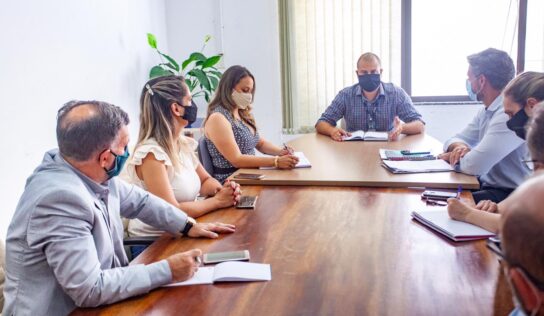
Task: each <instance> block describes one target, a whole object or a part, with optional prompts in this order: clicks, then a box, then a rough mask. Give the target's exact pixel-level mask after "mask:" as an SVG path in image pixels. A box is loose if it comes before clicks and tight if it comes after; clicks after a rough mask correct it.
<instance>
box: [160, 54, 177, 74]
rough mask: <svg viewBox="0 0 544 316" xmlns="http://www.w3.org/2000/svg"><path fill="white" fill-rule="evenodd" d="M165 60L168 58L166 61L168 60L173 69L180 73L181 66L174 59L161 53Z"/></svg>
mask: <svg viewBox="0 0 544 316" xmlns="http://www.w3.org/2000/svg"><path fill="white" fill-rule="evenodd" d="M160 54H161V55H162V56H163V57H164V58H166V60H168V62H169V63H170V64H171V65H172V67H170V68H172V69H174V70H175V71H179V65H178V63H177V62H176V61H175V60H174V58H172V57H170V56H168V55H166V54H163V53H160Z"/></svg>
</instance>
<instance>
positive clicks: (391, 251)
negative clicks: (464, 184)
mask: <svg viewBox="0 0 544 316" xmlns="http://www.w3.org/2000/svg"><path fill="white" fill-rule="evenodd" d="M244 194H254V195H256V194H258V195H259V199H258V203H257V206H256V208H255V209H254V210H238V209H233V208H230V209H225V210H219V211H216V212H213V213H210V214H208V215H206V216H203V217H201V218H200V219H199V221H202V222H209V221H222V222H226V223H232V224H235V225H236V226H237V230H236V232H235V233H233V234H230V235H222V236H221V237H220V238H219V239H218V240H209V239H187V238H183V239H177V238H173V237H171V236H169V235H164V236H162V237H161V238H160V239H159V240H158V241H156V242H155V243H154V244H153V245H151V246H150V247H149V248H148V249H147V250H146V251H144V253H142V255H140V256H139V257H138V258H137V259H136V260H135V261H134V262H133V263H132V264H135V263H151V262H155V261H158V260H160V259H163V258H166V257H167V256H169V255H171V254H174V253H176V252H180V251H186V250H189V249H192V248H200V249H202V250H203V251H204V252H210V251H231V250H243V249H248V250H249V251H250V254H251V261H252V262H259V263H269V264H271V269H272V280H271V281H269V282H247V283H246V282H243V283H234V282H231V283H216V284H213V285H196V286H186V287H176V288H160V289H156V290H153V291H152V292H151V293H148V294H146V295H141V296H139V297H135V298H131V299H128V300H126V301H123V302H119V303H116V304H113V305H110V306H105V307H102V308H95V309H79V310H76V311H75V312H74V315H493V314H495V315H507V314H508V312H509V311H510V310H511V308H512V303H511V296H510V293H509V292H508V288H507V286H506V283H505V282H504V279H503V278H502V273H501V270H500V267H499V263H498V260H497V257H496V256H495V255H494V254H493V253H492V252H491V251H489V250H488V249H487V248H486V246H485V242H484V241H476V242H461V243H454V242H451V241H449V240H447V239H445V238H443V237H442V236H440V235H438V234H437V233H434V232H433V231H431V230H429V229H427V228H426V227H424V226H422V225H420V224H419V223H417V222H415V221H414V220H412V219H411V216H410V212H411V211H412V210H416V209H421V208H423V207H425V204H424V203H423V202H422V201H421V199H420V194H421V190H418V189H399V188H396V189H395V188H354V187H336V188H326V187H317V186H316V187H305V188H303V187H291V186H281V187H266V186H265V187H245V188H244ZM462 198H463V199H464V200H467V201H472V197H471V195H470V193H468V192H464V193H463V194H462Z"/></svg>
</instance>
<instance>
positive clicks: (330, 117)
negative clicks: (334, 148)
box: [315, 92, 350, 141]
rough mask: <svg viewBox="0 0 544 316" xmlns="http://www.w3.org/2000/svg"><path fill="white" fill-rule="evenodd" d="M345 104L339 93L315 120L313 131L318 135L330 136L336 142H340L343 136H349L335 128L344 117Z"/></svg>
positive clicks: (342, 96) (343, 97) (341, 94)
mask: <svg viewBox="0 0 544 316" xmlns="http://www.w3.org/2000/svg"><path fill="white" fill-rule="evenodd" d="M345 103H346V102H345V96H344V95H343V93H342V92H340V93H339V94H338V95H336V97H335V98H334V100H332V102H331V105H329V106H328V107H327V109H326V110H325V112H323V114H321V117H320V118H319V120H317V123H316V124H315V129H316V131H317V132H318V133H319V134H323V135H326V136H330V137H331V138H332V139H334V140H336V141H342V140H343V137H344V136H350V134H349V133H348V132H346V131H344V130H343V129H341V128H339V127H336V122H338V120H340V119H341V118H342V117H344V114H345V112H346V104H345Z"/></svg>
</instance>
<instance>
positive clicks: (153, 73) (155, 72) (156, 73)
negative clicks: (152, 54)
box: [149, 65, 174, 79]
mask: <svg viewBox="0 0 544 316" xmlns="http://www.w3.org/2000/svg"><path fill="white" fill-rule="evenodd" d="M173 74H174V73H173V72H172V71H171V70H167V69H164V68H163V67H161V66H160V65H157V66H154V67H153V68H151V70H150V71H149V78H150V79H151V78H155V77H162V76H169V75H173Z"/></svg>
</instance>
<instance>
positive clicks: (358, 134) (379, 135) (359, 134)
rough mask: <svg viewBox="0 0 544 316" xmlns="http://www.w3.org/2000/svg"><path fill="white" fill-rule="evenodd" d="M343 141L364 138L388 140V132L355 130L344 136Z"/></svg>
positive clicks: (366, 139)
mask: <svg viewBox="0 0 544 316" xmlns="http://www.w3.org/2000/svg"><path fill="white" fill-rule="evenodd" d="M344 140H345V141H353V140H364V141H381V142H383V141H385V142H386V141H388V140H389V134H388V133H387V132H376V131H367V132H365V131H355V132H353V133H351V136H348V137H344Z"/></svg>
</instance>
